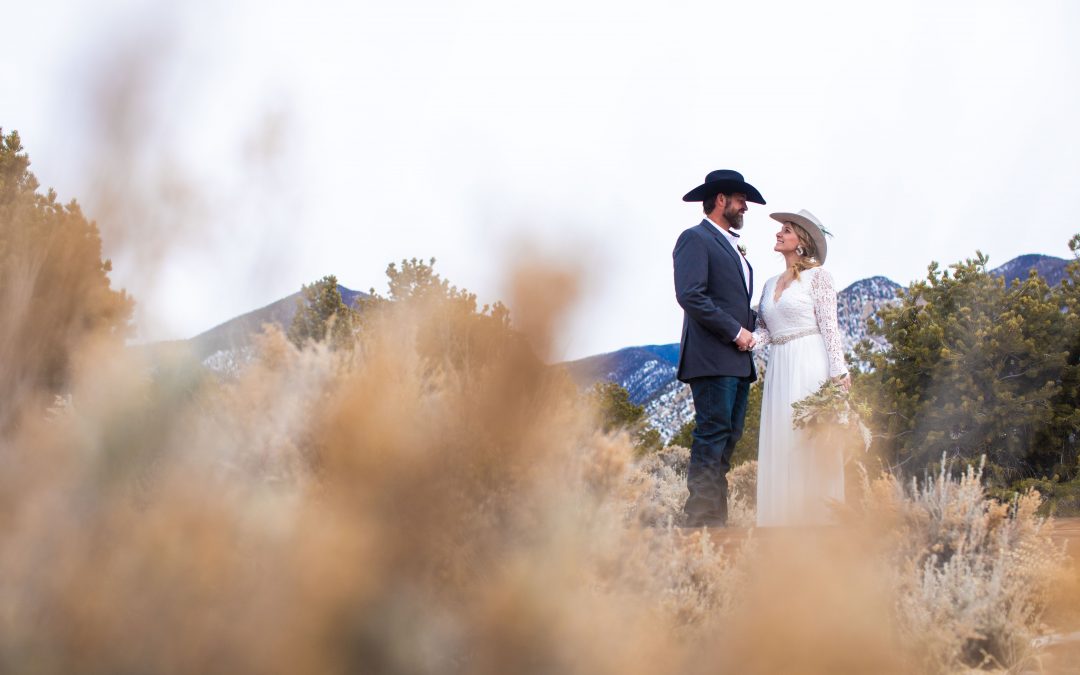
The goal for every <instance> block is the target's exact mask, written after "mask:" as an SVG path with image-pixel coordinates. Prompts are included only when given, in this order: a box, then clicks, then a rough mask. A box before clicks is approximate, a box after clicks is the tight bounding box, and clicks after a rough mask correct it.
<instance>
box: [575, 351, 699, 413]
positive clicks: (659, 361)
mask: <svg viewBox="0 0 1080 675" xmlns="http://www.w3.org/2000/svg"><path fill="white" fill-rule="evenodd" d="M678 364H679V345H678V344H670V345H647V346H644V347H627V348H625V349H620V350H618V351H615V352H611V353H608V354H598V355H596V356H589V357H587V358H584V359H579V360H577V361H571V362H569V363H567V364H565V365H566V367H567V370H568V371H569V373H570V375H571V377H573V378H574V381H575V382H577V383H578V385H579V386H582V387H586V386H590V385H592V384H593V383H594V382H601V381H606V382H618V383H619V384H621V385H622V386H623V387H625V388H626V390H627V391H628V392H629V393H630V402H631V403H633V404H634V405H641V404H643V403H645V402H646V401H648V400H649V399H650V398H651V397H652V396H653V394H655V393H656V392H657V391H658V390H659V389H661V388H662V387H663V386H664V385H666V384H668V383H669V382H671V381H672V380H673V379H674V378H675V369H676V367H677V366H678Z"/></svg>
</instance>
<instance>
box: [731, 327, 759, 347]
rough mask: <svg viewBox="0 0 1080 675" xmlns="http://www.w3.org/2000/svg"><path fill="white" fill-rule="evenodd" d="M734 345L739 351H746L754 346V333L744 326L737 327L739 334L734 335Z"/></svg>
mask: <svg viewBox="0 0 1080 675" xmlns="http://www.w3.org/2000/svg"><path fill="white" fill-rule="evenodd" d="M735 346H736V347H738V348H739V351H740V352H748V351H750V350H751V349H753V348H754V335H753V333H751V332H750V331H748V330H746V329H745V328H740V329H739V334H738V335H737V336H735Z"/></svg>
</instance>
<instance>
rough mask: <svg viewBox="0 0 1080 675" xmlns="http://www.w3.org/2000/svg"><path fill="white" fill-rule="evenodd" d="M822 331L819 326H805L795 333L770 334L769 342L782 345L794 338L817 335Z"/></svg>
mask: <svg viewBox="0 0 1080 675" xmlns="http://www.w3.org/2000/svg"><path fill="white" fill-rule="evenodd" d="M820 332H821V331H819V330H818V329H817V328H804V329H803V330H800V331H795V332H794V333H788V334H787V335H776V336H769V342H771V343H772V344H774V345H782V344H787V343H788V342H791V341H792V340H798V339H799V338H804V337H807V336H808V335H817V334H818V333H820Z"/></svg>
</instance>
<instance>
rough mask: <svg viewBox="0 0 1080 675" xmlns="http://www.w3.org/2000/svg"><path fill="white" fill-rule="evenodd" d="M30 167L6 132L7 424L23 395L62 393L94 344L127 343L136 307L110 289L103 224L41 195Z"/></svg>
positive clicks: (2, 331)
mask: <svg viewBox="0 0 1080 675" xmlns="http://www.w3.org/2000/svg"><path fill="white" fill-rule="evenodd" d="M29 167H30V158H29V156H28V155H27V154H26V153H25V151H24V149H23V147H22V143H21V141H20V138H19V134H18V132H14V131H13V132H11V133H9V134H7V135H6V136H5V135H3V133H2V130H0V315H2V316H3V317H4V321H3V324H2V325H0V427H2V426H3V425H4V424H5V419H3V418H4V417H5V416H7V415H11V414H13V413H12V411H13V410H14V409H15V408H16V407H17V403H18V402H19V401H20V400H22V399H23V398H25V397H31V396H33V395H34V394H35V393H39V394H40V393H45V394H49V393H58V392H60V391H62V390H63V389H64V388H65V387H66V386H67V384H68V381H69V378H70V374H71V373H70V366H71V359H72V356H73V355H74V354H75V353H76V351H77V350H78V349H79V348H80V346H81V345H83V344H84V343H85V342H86V341H87V340H88V339H90V338H94V339H105V340H115V341H118V342H121V341H123V340H124V338H126V337H127V336H128V335H129V333H130V330H131V323H130V322H131V316H132V311H133V309H134V301H133V300H132V298H131V297H130V296H129V295H128V294H127V293H126V292H124V291H122V290H121V291H116V290H113V289H112V288H111V287H110V281H109V272H110V271H112V264H111V263H110V262H109V260H107V259H103V258H102V246H101V235H100V233H99V231H98V227H97V224H96V223H94V222H93V221H90V220H87V218H86V216H84V215H83V212H82V209H81V208H80V207H79V204H78V203H77V202H76V201H75V200H71V201H70V202H68V203H67V204H61V203H60V201H59V200H58V198H57V195H56V193H55V192H54V191H53V190H48V191H47V192H46V193H45V194H39V193H38V192H37V189H38V181H37V179H36V178H35V177H34V174H33V173H31V172H30V170H29ZM8 419H10V417H9V418H8Z"/></svg>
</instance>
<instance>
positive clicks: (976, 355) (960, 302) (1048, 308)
mask: <svg viewBox="0 0 1080 675" xmlns="http://www.w3.org/2000/svg"><path fill="white" fill-rule="evenodd" d="M986 264H987V258H986V256H984V255H983V254H982V253H977V254H976V257H975V258H973V259H969V260H967V261H965V262H963V263H957V264H955V265H952V266H950V268H949V270H946V271H944V272H941V271H939V267H938V265H937V263H932V264H931V265H930V266H929V269H928V273H927V277H926V279H925V280H923V281H919V282H916V283H913V284H912V285H911V286H910V287H909V288H907V289H906V290H903V291H901V292H900V294H899V302H898V303H897V304H896V305H894V306H891V307H887V308H884V309H882V310H881V312H880V315H879V318H880V322H870V323H869V330H870V332H871V334H876V335H880V336H882V337H884V338H885V339H886V340H887V341H888V345H889V346H888V348H887V349H885V350H884V351H880V352H872V351H871V350H870V349H869V345H866V344H864V345H862V346H861V347H860V349H859V358H861V359H865V360H866V361H867V362H869V363H870V364H871V365H872V368H871V370H870V371H869V372H867V373H862V374H859V375H858V377H857V378H856V387H855V395H856V396H857V397H858V398H861V399H863V400H865V401H866V402H867V403H869V406H870V408H871V409H872V410H873V417H872V426H873V428H874V431H875V432H876V434H877V435H878V439H877V441H876V446H877V448H878V449H879V450H880V451H881V452H882V453H883V455H884V457H885V458H887V459H888V460H889V461H890V462H892V463H894V464H896V465H900V466H903V467H904V468H905V469H907V470H909V471H912V472H915V473H918V472H919V471H921V470H922V469H924V468H926V467H927V466H929V465H930V464H932V463H933V462H935V461H937V460H940V458H941V457H942V455H943V453H944V454H945V455H947V456H949V457H959V458H962V459H965V460H968V461H977V459H978V457H979V456H980V455H983V454H985V455H986V456H987V458H988V460H989V462H990V463H991V471H990V472H989V473H990V475H991V477H992V478H993V479H994V480H995V482H996V483H998V484H999V485H1005V484H1008V483H1010V482H1012V481H1015V480H1017V479H1019V478H1023V477H1026V476H1035V475H1039V474H1040V473H1043V472H1046V471H1053V470H1054V469H1055V465H1056V468H1057V469H1059V470H1060V469H1066V470H1068V471H1072V472H1074V471H1075V466H1076V462H1075V445H1076V433H1077V431H1078V430H1080V427H1078V425H1077V422H1078V419H1077V414H1076V404H1077V402H1078V401H1077V396H1076V394H1077V386H1076V384H1077V381H1078V380H1077V372H1076V363H1077V356H1078V354H1080V345H1078V343H1077V337H1076V336H1077V334H1078V333H1077V328H1078V327H1080V326H1078V325H1077V315H1076V308H1077V307H1076V303H1077V298H1076V297H1075V296H1076V286H1075V280H1080V279H1078V278H1077V276H1076V275H1077V274H1080V272H1078V271H1077V270H1076V267H1075V264H1074V268H1073V275H1074V276H1073V279H1074V282H1073V284H1071V285H1070V284H1067V285H1064V286H1059V287H1058V288H1056V289H1053V290H1052V289H1050V288H1049V287H1048V286H1047V284H1046V282H1045V281H1043V280H1042V279H1041V278H1040V277H1039V276H1038V275H1036V274H1035V273H1034V272H1032V273H1031V275H1030V276H1029V277H1028V278H1027V279H1024V280H1020V281H1017V282H1016V283H1013V284H1012V285H1011V286H1008V287H1006V285H1005V282H1004V280H1003V279H1002V278H1001V277H999V276H996V275H993V274H991V273H990V272H989V271H987V269H986ZM1063 310H1065V311H1063Z"/></svg>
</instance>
